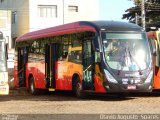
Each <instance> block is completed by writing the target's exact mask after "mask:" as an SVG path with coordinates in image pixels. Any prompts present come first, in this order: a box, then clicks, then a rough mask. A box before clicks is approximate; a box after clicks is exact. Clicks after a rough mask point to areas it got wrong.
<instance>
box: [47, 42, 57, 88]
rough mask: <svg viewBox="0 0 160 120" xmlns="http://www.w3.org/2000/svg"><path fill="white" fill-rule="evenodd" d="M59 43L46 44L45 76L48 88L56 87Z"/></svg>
mask: <svg viewBox="0 0 160 120" xmlns="http://www.w3.org/2000/svg"><path fill="white" fill-rule="evenodd" d="M57 49H58V44H57V43H52V44H46V46H45V78H46V88H49V89H55V87H56V80H55V78H56V61H57Z"/></svg>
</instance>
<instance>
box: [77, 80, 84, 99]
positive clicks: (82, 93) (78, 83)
mask: <svg viewBox="0 0 160 120" xmlns="http://www.w3.org/2000/svg"><path fill="white" fill-rule="evenodd" d="M74 91H75V94H76V96H77V97H78V98H85V93H84V92H83V91H82V84H81V83H80V79H79V78H77V80H76V83H75V90H74Z"/></svg>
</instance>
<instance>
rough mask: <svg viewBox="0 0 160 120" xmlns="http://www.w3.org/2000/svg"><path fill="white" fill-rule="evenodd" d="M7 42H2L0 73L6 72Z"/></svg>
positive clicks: (0, 43) (0, 47) (0, 44)
mask: <svg viewBox="0 0 160 120" xmlns="http://www.w3.org/2000/svg"><path fill="white" fill-rule="evenodd" d="M6 69H7V67H6V57H5V42H4V41H0V71H6Z"/></svg>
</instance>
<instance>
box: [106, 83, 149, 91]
mask: <svg viewBox="0 0 160 120" xmlns="http://www.w3.org/2000/svg"><path fill="white" fill-rule="evenodd" d="M105 88H106V90H107V91H108V92H115V93H116V92H117V93H118V92H151V91H152V86H151V83H143V84H137V85H135V84H133V85H130V84H115V83H109V84H108V85H105Z"/></svg>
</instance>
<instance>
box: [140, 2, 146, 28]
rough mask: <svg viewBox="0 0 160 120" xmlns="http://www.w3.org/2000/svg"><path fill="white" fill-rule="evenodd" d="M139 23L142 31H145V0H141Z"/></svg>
mask: <svg viewBox="0 0 160 120" xmlns="http://www.w3.org/2000/svg"><path fill="white" fill-rule="evenodd" d="M141 23H142V27H143V29H145V24H146V23H145V0H141Z"/></svg>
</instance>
